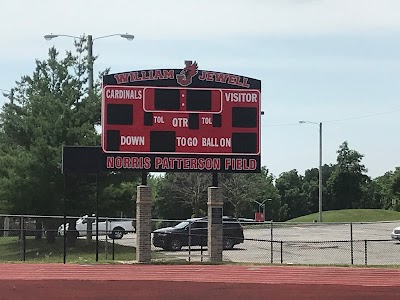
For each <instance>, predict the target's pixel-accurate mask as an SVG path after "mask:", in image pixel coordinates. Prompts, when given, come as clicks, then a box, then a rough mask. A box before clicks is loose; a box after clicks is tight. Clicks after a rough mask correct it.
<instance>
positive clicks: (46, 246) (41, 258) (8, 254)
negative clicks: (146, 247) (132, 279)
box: [0, 237, 136, 263]
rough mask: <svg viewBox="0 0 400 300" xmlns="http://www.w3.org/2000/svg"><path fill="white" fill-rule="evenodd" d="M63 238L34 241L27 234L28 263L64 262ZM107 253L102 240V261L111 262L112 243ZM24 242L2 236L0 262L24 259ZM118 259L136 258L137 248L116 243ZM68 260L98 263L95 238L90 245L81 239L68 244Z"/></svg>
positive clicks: (26, 257)
mask: <svg viewBox="0 0 400 300" xmlns="http://www.w3.org/2000/svg"><path fill="white" fill-rule="evenodd" d="M63 241H64V240H63V238H57V239H56V242H55V243H53V244H50V243H48V242H47V241H46V239H44V238H43V239H41V240H35V239H34V237H26V243H25V246H26V250H25V259H26V261H29V262H63V258H64V244H63ZM107 247H108V251H107V252H108V255H107V259H106V255H105V242H102V241H99V262H112V244H111V243H108V245H107ZM22 249H23V244H22V242H21V241H20V240H19V239H18V237H1V238H0V262H16V261H21V260H22V257H23V256H22V253H23V252H22ZM114 259H115V261H133V260H135V259H136V251H135V248H134V247H128V246H123V245H118V244H115V245H114ZM66 260H67V263H96V241H95V240H93V241H91V242H90V243H89V244H87V243H86V240H84V239H78V240H77V241H76V244H75V246H70V247H67V259H66Z"/></svg>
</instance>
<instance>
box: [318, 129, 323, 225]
mask: <svg viewBox="0 0 400 300" xmlns="http://www.w3.org/2000/svg"><path fill="white" fill-rule="evenodd" d="M318 175H319V178H318V181H319V190H318V203H319V209H318V211H319V222H322V122H320V123H319V172H318Z"/></svg>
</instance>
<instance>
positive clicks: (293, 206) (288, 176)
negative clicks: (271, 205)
mask: <svg viewBox="0 0 400 300" xmlns="http://www.w3.org/2000/svg"><path fill="white" fill-rule="evenodd" d="M303 180H304V179H303V177H302V176H301V175H299V174H298V172H297V170H291V171H289V172H284V173H282V174H280V176H279V177H278V178H277V179H276V184H275V186H276V188H277V190H278V192H279V195H280V199H281V211H280V219H281V220H282V221H285V220H289V219H293V218H296V217H299V216H302V215H306V214H309V213H310V212H311V209H310V204H309V203H308V199H307V197H306V195H305V194H304V191H303V182H304V181H303Z"/></svg>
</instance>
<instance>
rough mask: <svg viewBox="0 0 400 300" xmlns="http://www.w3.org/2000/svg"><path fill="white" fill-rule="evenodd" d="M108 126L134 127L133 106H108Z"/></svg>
mask: <svg viewBox="0 0 400 300" xmlns="http://www.w3.org/2000/svg"><path fill="white" fill-rule="evenodd" d="M107 124H109V125H132V124H133V105H132V104H107Z"/></svg>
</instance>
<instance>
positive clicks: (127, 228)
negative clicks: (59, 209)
mask: <svg viewBox="0 0 400 300" xmlns="http://www.w3.org/2000/svg"><path fill="white" fill-rule="evenodd" d="M88 220H89V221H91V222H92V234H93V235H95V234H96V217H95V216H92V217H89V216H88V215H85V216H83V217H81V218H79V219H78V220H77V221H76V230H77V231H78V233H79V236H86V232H87V222H88ZM99 220H100V221H99V235H106V234H107V235H108V236H109V237H110V238H111V239H122V237H123V236H124V234H126V233H130V232H136V228H135V227H134V221H132V220H127V219H110V220H107V221H106V220H105V219H104V218H99ZM68 225H69V224H68V223H67V226H66V230H68V227H69V226H68ZM58 234H59V235H61V236H63V235H64V224H61V225H60V227H58Z"/></svg>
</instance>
